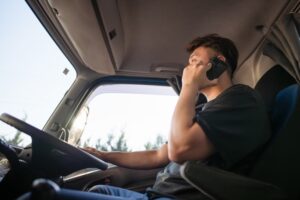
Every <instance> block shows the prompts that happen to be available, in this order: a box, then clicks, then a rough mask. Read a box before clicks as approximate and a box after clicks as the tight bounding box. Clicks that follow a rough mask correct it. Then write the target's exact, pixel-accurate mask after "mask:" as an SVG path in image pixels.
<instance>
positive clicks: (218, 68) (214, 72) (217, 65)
mask: <svg viewBox="0 0 300 200" xmlns="http://www.w3.org/2000/svg"><path fill="white" fill-rule="evenodd" d="M210 63H211V65H212V66H211V68H210V69H209V70H208V71H207V72H206V76H207V78H208V79H209V80H214V79H216V78H218V77H219V76H220V75H221V74H222V73H223V72H224V71H225V70H226V69H227V67H228V65H227V64H226V63H225V62H224V61H222V60H220V59H218V58H217V57H213V58H211V59H210Z"/></svg>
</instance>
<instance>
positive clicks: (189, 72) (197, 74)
mask: <svg viewBox="0 0 300 200" xmlns="http://www.w3.org/2000/svg"><path fill="white" fill-rule="evenodd" d="M210 68H211V63H206V64H204V63H203V62H202V61H200V60H197V59H195V61H192V62H190V64H189V65H188V66H186V67H185V68H184V71H183V75H182V83H183V85H186V86H189V87H194V88H195V89H196V90H198V89H199V88H200V87H201V85H203V84H204V83H205V82H207V81H208V79H207V77H206V72H207V71H208V70H209V69H210Z"/></svg>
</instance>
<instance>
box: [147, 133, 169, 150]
mask: <svg viewBox="0 0 300 200" xmlns="http://www.w3.org/2000/svg"><path fill="white" fill-rule="evenodd" d="M163 144H164V138H163V136H161V135H157V136H156V140H155V143H151V142H147V143H146V144H145V145H144V147H145V149H146V150H152V149H158V148H159V147H160V146H161V145H163Z"/></svg>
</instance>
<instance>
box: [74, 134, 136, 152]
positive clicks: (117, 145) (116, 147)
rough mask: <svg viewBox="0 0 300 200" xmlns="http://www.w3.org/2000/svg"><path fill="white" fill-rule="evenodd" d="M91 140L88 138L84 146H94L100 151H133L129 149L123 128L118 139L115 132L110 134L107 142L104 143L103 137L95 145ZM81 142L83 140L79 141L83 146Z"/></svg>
mask: <svg viewBox="0 0 300 200" xmlns="http://www.w3.org/2000/svg"><path fill="white" fill-rule="evenodd" d="M90 142H91V138H89V139H87V140H86V141H85V142H84V144H83V147H88V146H93V147H94V148H96V149H97V150H100V151H131V150H129V149H128V146H127V142H126V139H125V131H124V130H121V134H120V135H119V137H118V138H117V139H115V135H114V134H109V135H108V137H107V140H106V142H104V143H102V140H101V139H98V140H97V141H96V143H95V145H91V144H90ZM80 143H81V142H79V146H81V145H80Z"/></svg>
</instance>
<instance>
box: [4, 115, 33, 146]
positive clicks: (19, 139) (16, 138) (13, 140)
mask: <svg viewBox="0 0 300 200" xmlns="http://www.w3.org/2000/svg"><path fill="white" fill-rule="evenodd" d="M27 117H28V116H27V114H26V113H25V116H24V117H23V118H22V120H23V121H25V122H26V120H27ZM0 137H1V139H2V140H3V141H5V142H6V143H7V144H11V145H14V146H20V144H21V143H22V142H23V138H22V132H21V131H19V130H17V132H16V134H15V136H14V137H13V138H11V139H7V138H5V137H4V136H0Z"/></svg>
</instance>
